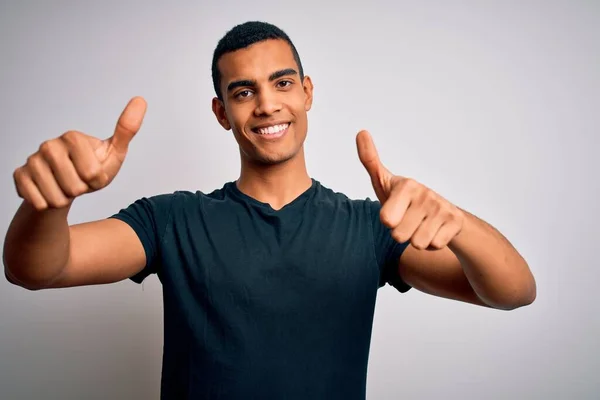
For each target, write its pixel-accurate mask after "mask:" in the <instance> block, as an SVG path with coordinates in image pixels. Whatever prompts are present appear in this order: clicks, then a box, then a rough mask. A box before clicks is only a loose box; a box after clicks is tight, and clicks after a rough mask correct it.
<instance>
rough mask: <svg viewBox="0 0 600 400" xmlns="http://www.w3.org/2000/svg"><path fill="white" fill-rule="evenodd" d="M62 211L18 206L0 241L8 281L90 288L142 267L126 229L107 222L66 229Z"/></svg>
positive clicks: (43, 286)
mask: <svg viewBox="0 0 600 400" xmlns="http://www.w3.org/2000/svg"><path fill="white" fill-rule="evenodd" d="M67 213H68V208H64V209H47V210H45V211H37V210H35V209H34V208H33V207H32V206H30V205H29V204H28V203H27V202H23V204H22V205H21V207H20V208H19V210H18V211H17V213H16V215H15V217H14V219H13V221H12V223H11V225H10V227H9V230H8V232H7V234H6V239H5V242H4V255H3V256H4V272H5V275H6V278H7V279H8V280H9V282H11V283H13V284H16V285H19V286H22V287H24V288H26V289H29V290H39V289H46V288H58V287H70V286H81V285H94V284H101V283H112V282H117V281H120V280H123V279H127V278H129V277H131V276H133V275H135V274H136V273H138V272H139V271H141V270H142V269H143V267H144V265H145V263H146V255H145V252H144V248H143V246H142V244H141V242H140V240H139V238H138V236H137V235H136V233H135V232H134V231H133V229H132V228H131V227H130V226H129V225H127V224H126V223H124V222H122V221H119V220H117V219H112V218H111V219H106V220H100V221H94V222H88V223H84V224H78V225H73V226H69V225H68V224H67Z"/></svg>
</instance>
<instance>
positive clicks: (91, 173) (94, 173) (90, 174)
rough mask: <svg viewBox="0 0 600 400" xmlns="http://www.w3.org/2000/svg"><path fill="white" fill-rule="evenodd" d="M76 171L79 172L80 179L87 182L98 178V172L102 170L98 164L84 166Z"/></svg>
mask: <svg viewBox="0 0 600 400" xmlns="http://www.w3.org/2000/svg"><path fill="white" fill-rule="evenodd" d="M77 172H79V175H80V176H81V179H83V180H84V181H86V182H89V181H91V180H95V179H98V178H99V177H100V172H102V169H101V168H100V166H99V165H90V166H87V167H85V168H81V171H77Z"/></svg>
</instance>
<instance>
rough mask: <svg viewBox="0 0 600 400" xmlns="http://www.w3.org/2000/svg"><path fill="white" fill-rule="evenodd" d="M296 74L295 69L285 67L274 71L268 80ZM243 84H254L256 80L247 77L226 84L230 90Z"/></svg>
mask: <svg viewBox="0 0 600 400" xmlns="http://www.w3.org/2000/svg"><path fill="white" fill-rule="evenodd" d="M297 74H298V71H296V70H295V69H293V68H286V69H282V70H280V71H275V72H273V73H272V74H271V75H269V81H274V80H275V79H279V78H281V77H284V76H291V75H297ZM244 86H256V81H253V80H249V79H242V80H239V81H233V82H231V83H230V84H229V85H227V91H228V92H231V91H232V90H234V89H236V88H239V87H244Z"/></svg>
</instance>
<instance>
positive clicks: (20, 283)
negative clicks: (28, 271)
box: [4, 268, 46, 292]
mask: <svg viewBox="0 0 600 400" xmlns="http://www.w3.org/2000/svg"><path fill="white" fill-rule="evenodd" d="M4 277H5V278H6V280H7V281H8V283H10V284H12V285H15V286H19V287H22V288H23V289H26V290H29V291H32V292H34V291H38V290H41V289H45V288H46V287H45V286H43V285H40V284H39V283H38V284H36V283H34V282H27V281H21V280H18V279H16V278H15V277H14V276H12V275H11V274H10V272H8V269H6V268H5V270H4Z"/></svg>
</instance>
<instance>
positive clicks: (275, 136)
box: [252, 121, 292, 141]
mask: <svg viewBox="0 0 600 400" xmlns="http://www.w3.org/2000/svg"><path fill="white" fill-rule="evenodd" d="M283 124H287V128H285V129H284V130H282V131H280V132H277V133H273V134H267V135H263V134H260V133H258V132H256V131H257V130H258V129H261V128H267V127H269V126H274V125H283ZM291 125H292V123H291V122H289V121H273V122H269V123H267V124H261V125H257V126H255V127H254V128H252V133H254V134H255V135H256V136H258V137H259V138H260V139H261V140H267V141H271V140H277V139H280V138H282V137H284V136H285V135H286V134H287V133H288V131H289V130H290V126H291Z"/></svg>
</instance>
